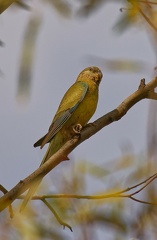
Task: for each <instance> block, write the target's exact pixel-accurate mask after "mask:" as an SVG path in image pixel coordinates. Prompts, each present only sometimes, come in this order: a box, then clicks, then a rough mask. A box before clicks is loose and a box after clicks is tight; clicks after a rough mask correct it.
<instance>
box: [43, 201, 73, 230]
mask: <svg viewBox="0 0 157 240" xmlns="http://www.w3.org/2000/svg"><path fill="white" fill-rule="evenodd" d="M41 200H42V202H43V203H45V205H46V206H47V207H48V208H49V209H50V211H51V212H52V213H53V214H54V216H55V218H56V219H57V221H58V222H59V224H60V225H62V226H63V228H65V227H67V228H69V229H70V231H71V232H73V230H72V227H71V226H70V225H69V224H67V223H66V222H64V221H62V219H61V218H60V217H59V215H58V214H57V212H56V211H55V210H54V208H53V207H52V206H51V205H50V204H49V203H48V202H47V201H46V200H45V199H41Z"/></svg>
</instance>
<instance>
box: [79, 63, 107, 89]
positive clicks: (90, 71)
mask: <svg viewBox="0 0 157 240" xmlns="http://www.w3.org/2000/svg"><path fill="white" fill-rule="evenodd" d="M102 77H103V74H102V72H101V70H100V69H99V68H98V67H94V66H92V67H87V68H85V69H84V70H83V71H82V72H81V73H80V74H79V75H78V78H77V80H76V81H85V80H86V79H90V80H91V81H93V82H95V83H96V84H97V85H98V86H99V84H100V82H101V79H102Z"/></svg>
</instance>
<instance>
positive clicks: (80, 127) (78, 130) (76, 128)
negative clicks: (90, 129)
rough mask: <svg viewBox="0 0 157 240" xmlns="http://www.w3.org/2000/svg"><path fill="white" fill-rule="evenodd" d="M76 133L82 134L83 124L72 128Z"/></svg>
mask: <svg viewBox="0 0 157 240" xmlns="http://www.w3.org/2000/svg"><path fill="white" fill-rule="evenodd" d="M72 129H73V131H74V133H76V134H80V133H81V130H82V125H81V124H79V123H78V124H76V125H74V126H73V127H72Z"/></svg>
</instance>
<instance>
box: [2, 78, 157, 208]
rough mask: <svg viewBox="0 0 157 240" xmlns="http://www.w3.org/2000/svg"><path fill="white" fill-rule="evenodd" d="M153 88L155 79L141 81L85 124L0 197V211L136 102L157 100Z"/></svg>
mask: <svg viewBox="0 0 157 240" xmlns="http://www.w3.org/2000/svg"><path fill="white" fill-rule="evenodd" d="M155 87H157V77H156V78H154V79H153V80H152V81H150V82H149V83H148V84H146V85H145V80H144V79H142V80H141V83H140V86H139V88H138V90H137V91H136V92H134V93H133V94H131V95H130V96H129V97H127V98H126V99H125V100H124V101H123V102H122V103H121V104H120V105H119V106H118V107H117V108H116V109H114V110H113V111H111V112H109V113H107V114H105V115H104V116H102V117H101V118H99V119H97V120H96V121H95V122H93V123H92V124H87V126H85V127H84V128H83V129H82V131H81V134H80V137H78V135H75V136H74V137H73V138H72V139H71V140H69V141H67V142H66V143H65V145H64V146H63V147H62V148H61V149H59V151H58V152H56V153H55V154H54V155H53V156H52V157H50V158H49V159H48V161H46V162H45V163H44V164H43V165H42V166H40V167H39V168H38V169H37V170H36V171H34V172H33V173H32V174H30V175H29V176H28V177H26V178H25V179H24V180H21V181H20V182H19V183H18V184H17V185H16V186H15V187H13V188H12V189H11V190H10V191H9V192H7V193H6V194H5V195H4V196H2V197H1V198H0V211H2V210H4V209H5V208H6V207H7V206H9V205H10V204H11V203H12V202H13V201H14V200H15V199H16V198H18V197H19V196H20V195H21V194H22V193H24V192H25V191H26V190H27V189H28V188H29V187H30V185H31V184H32V183H33V182H34V181H35V180H38V179H39V178H43V177H44V176H45V175H46V174H47V173H49V172H50V171H51V170H52V169H53V168H55V167H56V166H57V165H59V164H60V163H61V162H62V161H64V160H65V157H64V156H67V155H68V154H69V153H70V152H71V151H72V150H73V149H75V148H76V147H77V146H78V145H79V144H80V143H82V142H83V141H85V140H86V139H88V138H89V137H91V136H93V135H94V134H95V133H97V132H98V131H100V130H101V129H102V128H103V127H105V126H107V125H109V124H111V123H112V122H114V121H118V120H119V119H121V118H122V117H123V116H124V115H125V114H126V113H127V111H128V110H129V109H130V108H131V107H133V106H134V105H135V104H136V103H137V102H139V101H140V100H142V99H145V98H148V99H157V93H155V92H154V89H155Z"/></svg>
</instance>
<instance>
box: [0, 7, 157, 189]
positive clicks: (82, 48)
mask: <svg viewBox="0 0 157 240" xmlns="http://www.w3.org/2000/svg"><path fill="white" fill-rule="evenodd" d="M120 7H122V5H121V4H113V3H111V4H107V5H105V6H104V7H102V8H101V9H99V10H97V11H96V12H95V13H93V15H91V16H89V17H88V18H83V19H79V18H75V19H66V18H63V17H61V16H59V14H58V13H57V12H56V11H54V9H53V8H50V6H49V5H45V6H43V5H41V6H38V8H37V9H35V8H34V10H33V13H31V12H30V11H26V10H23V9H20V8H19V9H15V8H13V7H11V8H9V9H8V10H7V11H5V12H4V13H3V14H2V15H1V16H0V36H1V39H2V41H3V42H4V47H2V48H0V69H1V71H2V74H1V76H0V118H1V126H0V133H1V134H0V135H1V138H0V146H1V174H0V183H1V184H2V185H3V186H4V187H6V188H7V189H10V188H12V187H13V186H14V185H15V184H16V183H18V182H19V180H20V179H23V178H25V177H26V176H27V175H28V174H30V173H31V172H33V171H34V170H35V169H36V168H37V167H38V166H39V164H40V162H41V159H42V157H43V155H44V153H45V151H46V147H44V149H42V150H40V149H35V148H33V144H34V142H35V141H36V140H38V139H39V138H40V137H41V136H43V135H44V134H45V133H46V132H47V130H48V128H49V125H50V123H51V121H52V118H53V116H54V114H55V112H56V110H57V107H58V105H59V102H60V100H61V98H62V96H63V94H64V93H65V92H66V90H67V89H68V88H69V87H70V86H71V85H72V84H73V83H74V81H75V79H76V77H77V75H78V74H79V72H80V71H82V69H84V68H85V67H87V66H90V65H96V66H98V67H100V68H101V70H102V72H103V79H102V82H101V85H100V92H99V94H100V95H99V103H98V107H97V111H96V113H95V114H94V116H93V117H92V119H91V121H90V122H92V121H94V120H96V119H97V118H99V117H101V116H102V115H104V114H106V113H107V112H109V111H111V110H113V109H114V108H116V107H117V106H118V105H119V104H120V103H121V102H122V101H123V100H124V99H125V98H126V97H127V96H129V95H130V94H132V93H133V92H134V91H136V90H137V88H138V85H139V83H140V79H141V78H146V81H147V82H148V81H150V80H151V79H152V76H153V68H154V67H155V60H156V59H155V55H154V52H153V48H152V47H151V43H150V39H149V36H148V32H146V31H145V28H144V27H142V26H136V27H135V26H134V27H132V28H129V29H128V31H126V32H124V33H118V31H117V29H115V28H114V26H115V24H116V21H117V20H118V17H120V15H121V14H122V13H121V12H120V11H119V9H120ZM34 15H36V16H38V17H39V20H40V29H39V32H38V38H37V41H36V45H35V46H34V47H35V57H34V61H33V67H32V69H33V71H32V79H31V92H30V95H29V98H28V99H27V101H24V99H22V98H17V85H18V76H19V61H20V57H21V49H22V46H23V39H24V34H25V30H26V27H27V24H28V22H29V20H30V18H32V17H33V16H34ZM94 56H95V57H100V58H104V59H110V60H113V59H130V60H140V61H144V62H146V63H147V64H148V66H149V67H148V70H147V71H146V70H145V69H142V70H141V72H138V73H135V72H129V71H128V72H127V71H125V72H112V71H111V70H110V69H107V68H106V67H105V66H104V65H105V64H103V62H102V61H97V58H94ZM149 105H150V101H148V100H143V101H141V102H139V103H138V104H136V105H135V106H134V107H133V108H132V109H131V110H129V112H128V113H127V114H126V116H124V117H123V118H122V119H121V120H119V121H118V122H115V123H112V124H111V125H109V126H107V127H106V128H104V129H102V130H101V131H100V132H98V133H97V134H96V135H94V136H93V137H92V138H90V139H89V140H87V141H86V142H83V143H82V144H81V145H80V146H79V147H77V148H76V149H75V150H74V151H73V152H72V153H71V155H70V156H71V158H72V161H76V162H77V161H79V160H86V161H87V162H93V163H96V164H98V165H99V164H100V165H103V166H105V164H107V163H108V162H109V161H110V160H113V159H115V158H119V157H120V156H121V155H122V150H121V147H122V146H123V145H124V144H129V145H131V146H132V149H133V152H134V153H137V154H139V153H141V152H143V153H145V151H146V144H147V141H146V137H147V130H146V128H147V120H148V109H149ZM68 164H71V162H70V161H68V162H67V163H63V166H58V167H57V169H56V171H57V172H59V171H60V169H63V167H65V165H66V168H68ZM50 174H51V173H50Z"/></svg>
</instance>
